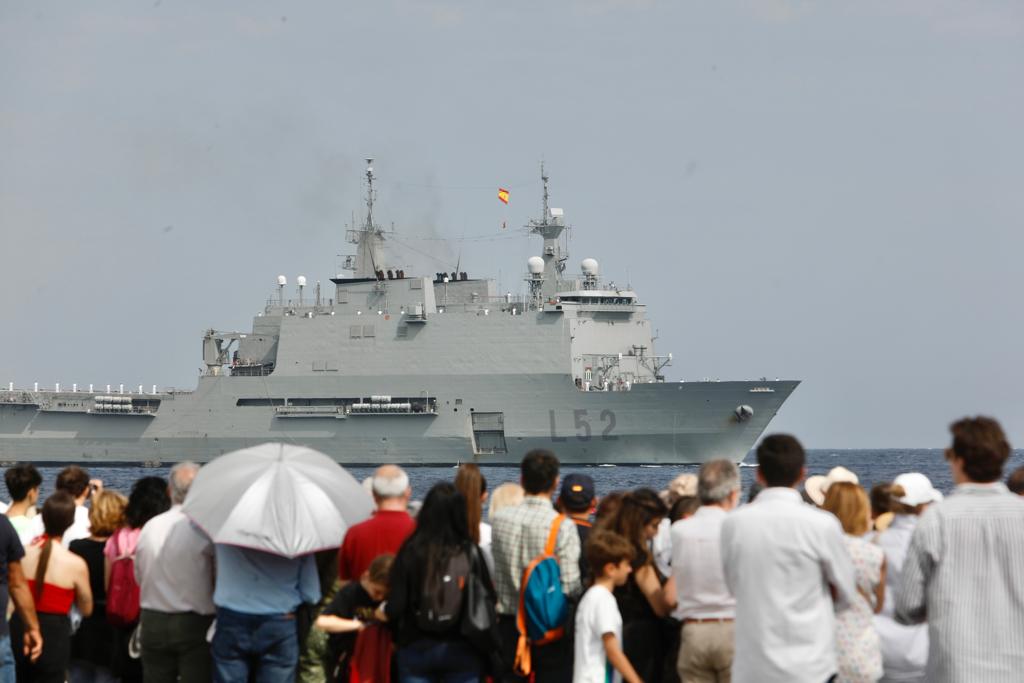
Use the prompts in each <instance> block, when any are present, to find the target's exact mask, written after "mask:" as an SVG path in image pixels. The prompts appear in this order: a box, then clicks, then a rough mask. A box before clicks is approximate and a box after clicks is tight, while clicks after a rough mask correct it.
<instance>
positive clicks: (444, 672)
mask: <svg viewBox="0 0 1024 683" xmlns="http://www.w3.org/2000/svg"><path fill="white" fill-rule="evenodd" d="M482 671H483V662H482V661H481V659H480V655H479V654H477V651H476V650H474V649H473V646H472V645H470V644H469V643H467V642H466V641H464V640H427V639H424V640H417V641H415V642H413V643H410V644H409V645H407V646H405V647H402V648H399V649H398V680H399V681H400V682H401V683H478V682H479V681H481V680H482V675H481V674H482Z"/></svg>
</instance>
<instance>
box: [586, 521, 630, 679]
mask: <svg viewBox="0 0 1024 683" xmlns="http://www.w3.org/2000/svg"><path fill="white" fill-rule="evenodd" d="M634 553H635V550H634V549H633V544H632V543H630V541H629V540H628V539H626V538H624V537H622V536H620V535H619V534H616V533H612V532H611V531H604V530H597V531H595V532H594V533H592V534H591V535H590V536H589V537H588V539H587V545H586V546H585V547H584V555H585V556H586V559H587V564H588V565H589V566H590V571H591V573H592V574H593V576H594V577H595V578H594V585H592V586H591V587H590V588H589V589H588V590H587V592H586V593H585V594H584V595H583V599H582V600H580V604H579V607H578V608H577V610H576V642H575V644H574V648H573V676H572V680H573V683H605V682H606V681H611V682H613V683H619V682H621V681H623V680H624V681H626V683H639V681H640V677H639V676H638V675H637V673H636V670H635V669H634V668H633V665H632V664H630V662H629V660H628V659H627V658H626V655H625V653H623V651H622V644H621V643H622V615H621V613H620V612H619V606H618V603H616V601H615V596H614V595H613V591H614V590H615V588H616V586H622V585H624V584H625V583H626V579H627V578H629V573H630V572H631V571H633V564H632V563H633V556H634ZM609 674H610V676H609Z"/></svg>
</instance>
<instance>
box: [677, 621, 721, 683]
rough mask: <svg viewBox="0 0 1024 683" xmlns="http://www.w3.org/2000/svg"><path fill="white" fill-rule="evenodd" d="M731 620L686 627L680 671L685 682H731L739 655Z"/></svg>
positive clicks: (683, 636)
mask: <svg viewBox="0 0 1024 683" xmlns="http://www.w3.org/2000/svg"><path fill="white" fill-rule="evenodd" d="M733 633H734V629H733V622H731V621H722V622H719V621H706V622H701V623H697V622H689V623H684V624H683V634H682V642H681V643H680V645H679V659H678V660H677V662H676V668H677V670H678V671H679V678H680V679H681V680H682V681H683V683H729V681H730V680H731V678H732V656H733V653H734V652H735V645H734V642H735V641H734V635H733Z"/></svg>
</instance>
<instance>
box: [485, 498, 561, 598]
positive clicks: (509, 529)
mask: <svg viewBox="0 0 1024 683" xmlns="http://www.w3.org/2000/svg"><path fill="white" fill-rule="evenodd" d="M557 516H558V513H557V512H556V511H555V508H554V506H553V505H551V501H550V500H549V499H547V498H542V497H537V496H526V498H525V499H524V500H523V502H522V503H521V504H519V505H516V506H514V507H508V508H503V509H501V510H499V511H498V513H497V514H496V515H495V516H494V519H492V520H491V531H492V537H491V550H492V552H493V554H494V582H495V584H496V586H497V589H498V614H505V615H513V614H515V613H516V609H517V608H518V606H519V580H520V579H521V578H522V576H523V570H524V569H526V566H527V565H528V564H530V562H532V561H533V558H535V557H537V555H540V554H542V553H543V552H544V545H545V544H546V543H547V540H548V533H549V532H550V531H551V523H552V522H553V521H554V520H555V517H557ZM555 558H556V559H557V560H558V567H559V569H560V570H561V574H562V592H564V593H565V594H566V595H567V596H569V597H570V598H572V597H575V596H577V595H578V594H579V592H580V563H579V560H580V537H579V534H577V533H576V525H575V524H573V521H572V520H571V519H570V518H569V517H566V518H565V520H563V521H562V526H561V528H560V529H559V530H558V540H557V541H556V543H555Z"/></svg>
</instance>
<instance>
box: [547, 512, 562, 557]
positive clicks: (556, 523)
mask: <svg viewBox="0 0 1024 683" xmlns="http://www.w3.org/2000/svg"><path fill="white" fill-rule="evenodd" d="M564 521H565V515H564V514H562V515H558V516H557V517H555V519H554V520H553V521H552V522H551V531H549V532H548V542H547V545H545V546H544V554H545V555H554V554H555V545H556V544H557V543H558V531H559V530H560V529H561V528H562V522H564Z"/></svg>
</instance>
